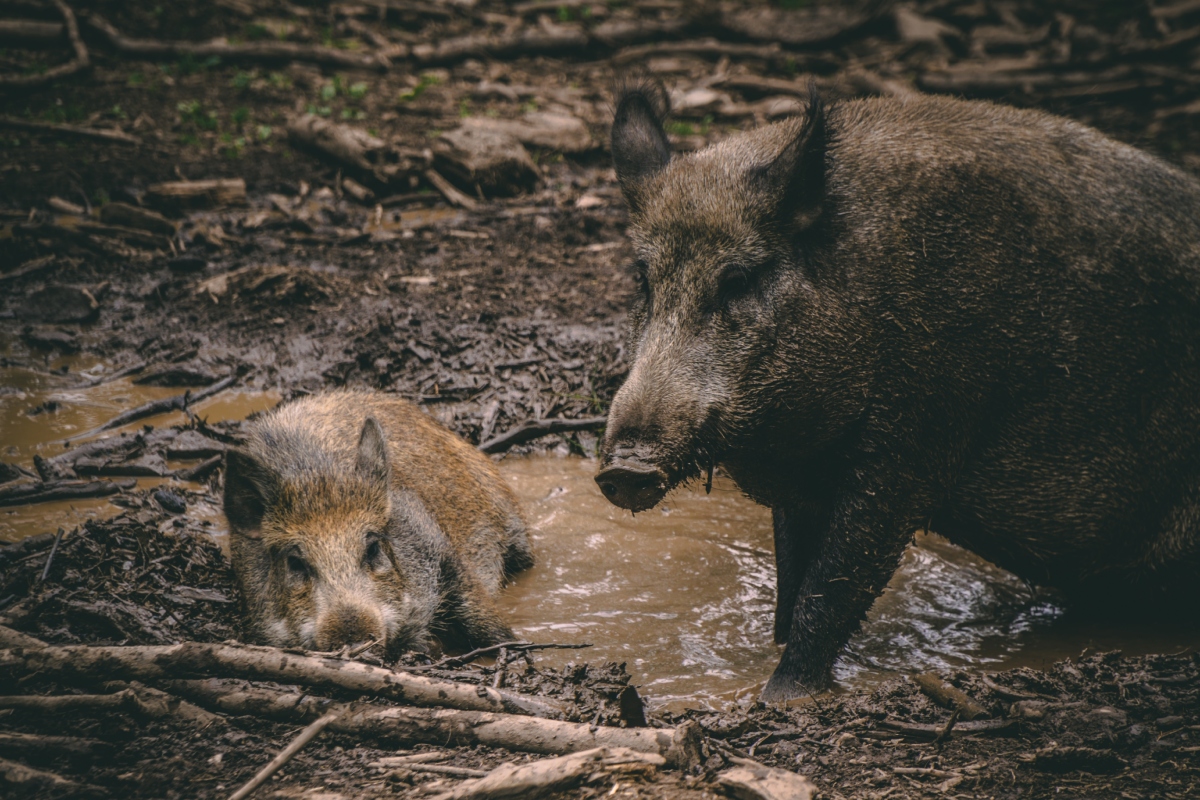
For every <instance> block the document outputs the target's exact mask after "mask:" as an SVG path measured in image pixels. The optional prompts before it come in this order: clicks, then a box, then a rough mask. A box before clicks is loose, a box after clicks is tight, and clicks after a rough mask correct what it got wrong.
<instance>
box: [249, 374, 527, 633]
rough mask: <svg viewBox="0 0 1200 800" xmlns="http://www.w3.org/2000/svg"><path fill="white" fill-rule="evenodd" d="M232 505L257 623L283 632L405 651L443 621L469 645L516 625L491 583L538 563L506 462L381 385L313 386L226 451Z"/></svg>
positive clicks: (257, 628) (259, 629)
mask: <svg viewBox="0 0 1200 800" xmlns="http://www.w3.org/2000/svg"><path fill="white" fill-rule="evenodd" d="M225 515H226V516H227V517H228V518H229V526H230V529H231V530H230V547H231V551H232V556H233V559H232V560H233V567H234V572H235V573H236V576H237V579H238V583H239V584H240V586H241V590H242V598H243V601H244V602H245V606H246V611H247V614H248V616H249V622H250V628H251V630H252V631H253V632H254V634H255V635H256V636H257V638H259V639H261V640H263V641H266V642H268V643H270V644H274V645H280V646H286V645H291V646H301V647H307V648H309V649H314V650H335V649H338V648H340V647H343V646H345V645H353V644H357V643H359V642H364V641H369V640H375V641H378V642H379V643H381V644H382V645H383V646H384V650H385V652H386V653H387V654H388V655H390V656H396V655H399V654H400V653H401V652H403V651H404V650H406V649H424V647H425V645H426V640H427V639H428V637H429V635H430V632H431V631H433V632H436V633H438V634H439V635H440V636H441V637H442V638H443V639H444V640H446V639H448V640H449V641H450V642H451V643H453V644H457V645H462V646H465V647H468V648H469V647H477V646H480V645H490V644H496V643H498V642H502V641H508V640H511V639H512V638H513V634H512V630H511V629H510V628H509V627H508V625H507V624H505V623H504V621H503V620H501V619H500V618H499V616H497V614H496V611H495V610H494V608H493V606H492V601H491V596H492V595H493V594H494V593H495V592H496V591H497V590H498V589H499V588H500V585H501V584H502V583H503V581H504V579H505V577H506V576H507V575H509V574H511V573H513V572H516V571H518V570H521V569H524V568H525V567H528V566H529V565H530V564H532V563H533V557H532V555H531V553H530V549H529V541H528V539H527V537H526V532H525V523H524V521H523V520H522V518H521V514H520V511H519V510H518V508H517V504H516V500H515V499H514V498H513V496H512V493H511V492H510V491H509V489H508V487H507V486H506V485H505V484H504V481H503V479H502V478H501V477H500V475H499V474H498V473H497V472H496V468H495V467H494V466H493V465H492V463H491V462H490V461H489V460H488V459H487V458H485V457H484V456H483V455H481V454H480V453H479V452H478V451H477V450H476V449H475V448H473V447H471V446H470V445H468V444H467V443H466V442H464V441H463V440H461V439H459V438H458V437H457V436H455V435H454V434H453V433H451V432H450V431H448V430H446V429H445V428H443V427H442V426H440V425H438V424H437V423H436V422H434V421H433V420H432V419H430V418H429V417H428V416H426V415H425V414H424V413H422V412H421V410H420V409H419V408H417V407H416V406H414V405H413V404H412V403H409V402H407V401H405V400H402V399H400V398H398V397H394V396H389V395H385V394H383V393H381V392H365V391H342V392H329V393H325V394H320V395H314V396H311V397H305V398H303V399H300V400H297V401H295V402H292V403H288V404H286V405H283V406H281V407H280V408H278V409H276V410H274V411H272V412H271V413H269V414H267V415H265V416H264V417H262V418H260V419H258V420H256V421H254V422H253V423H251V425H250V434H249V437H248V440H247V442H246V445H245V447H243V448H241V449H236V450H230V451H229V452H228V453H227V455H226V472H225Z"/></svg>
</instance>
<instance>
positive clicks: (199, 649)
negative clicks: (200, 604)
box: [0, 642, 565, 717]
mask: <svg viewBox="0 0 1200 800" xmlns="http://www.w3.org/2000/svg"><path fill="white" fill-rule="evenodd" d="M0 670H5V671H14V672H24V673H30V672H41V673H51V674H54V675H56V676H59V677H62V678H66V679H71V678H84V679H87V680H93V681H94V680H96V679H98V678H102V677H108V678H119V679H135V680H140V681H158V680H164V679H168V678H181V677H187V676H205V677H207V676H211V675H225V676H230V677H238V678H247V679H256V680H268V681H277V682H279V683H293V684H300V685H303V686H314V687H323V688H337V689H342V690H346V691H351V692H358V693H360V694H368V695H374V696H377V697H385V698H388V699H389V700H395V701H398V702H403V703H411V704H413V705H420V706H444V707H448V708H458V709H466V710H474V711H500V712H516V713H523V714H535V715H538V716H543V717H561V716H563V712H564V710H565V709H564V708H563V706H562V705H560V704H559V703H557V702H556V701H553V700H549V699H546V698H540V697H532V696H527V695H521V694H517V693H516V692H510V691H506V690H503V689H492V688H490V687H479V686H475V685H473V684H467V683H458V682H455V681H448V680H442V679H438V678H429V677H426V676H424V675H414V674H411V673H407V672H399V671H396V670H390V669H385V668H383V667H374V666H371V665H370V664H363V663H361V662H358V661H343V660H340V659H336V658H318V657H313V656H307V655H298V654H296V653H293V652H288V651H286V650H280V649H279V648H276V647H254V646H248V645H227V644H204V643H200V642H186V643H184V644H174V645H143V646H134V647H116V646H111V647H93V646H89V645H66V646H58V647H44V648H41V649H37V650H15V649H9V650H0Z"/></svg>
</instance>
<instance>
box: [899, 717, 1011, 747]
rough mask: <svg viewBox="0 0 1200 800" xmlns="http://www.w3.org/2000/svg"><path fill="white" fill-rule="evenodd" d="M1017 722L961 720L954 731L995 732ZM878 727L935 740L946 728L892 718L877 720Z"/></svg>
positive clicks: (916, 737) (965, 732) (942, 725)
mask: <svg viewBox="0 0 1200 800" xmlns="http://www.w3.org/2000/svg"><path fill="white" fill-rule="evenodd" d="M1016 724H1017V720H1015V719H996V720H991V719H981V720H976V721H974V722H963V723H959V724H957V725H955V726H954V732H955V733H963V734H967V735H970V734H972V733H997V732H999V731H1003V730H1007V729H1008V728H1011V727H1012V726H1014V725H1016ZM879 727H880V728H883V729H884V730H889V731H897V732H898V733H902V734H904V735H906V736H912V737H913V738H915V739H926V740H928V741H931V742H932V741H935V740H936V739H937V738H938V736H939V735H940V734H941V732H942V731H943V730H945V729H946V725H945V724H941V725H932V724H926V723H921V722H900V721H899V720H894V719H884V720H880V721H879Z"/></svg>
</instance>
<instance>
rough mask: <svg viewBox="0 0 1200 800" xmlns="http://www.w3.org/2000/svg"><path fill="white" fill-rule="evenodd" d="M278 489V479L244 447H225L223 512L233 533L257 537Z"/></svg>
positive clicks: (260, 533)
mask: <svg viewBox="0 0 1200 800" xmlns="http://www.w3.org/2000/svg"><path fill="white" fill-rule="evenodd" d="M278 492H279V479H278V477H277V476H276V475H275V474H274V473H272V472H271V470H270V469H269V468H268V467H267V466H266V465H265V464H263V463H262V462H261V461H259V460H258V459H257V458H255V457H254V456H252V455H250V454H249V453H247V452H245V451H244V450H233V449H230V450H226V451H225V516H226V517H227V518H228V519H229V525H230V527H231V528H232V529H233V533H234V534H235V535H242V536H249V537H251V538H255V539H257V538H258V537H259V536H261V535H262V532H261V531H260V530H259V526H261V525H262V519H263V515H264V514H266V511H267V507H268V506H270V505H271V503H272V502H274V500H275V496H276V495H277V494H278Z"/></svg>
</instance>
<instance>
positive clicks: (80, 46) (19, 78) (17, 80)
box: [0, 0, 91, 88]
mask: <svg viewBox="0 0 1200 800" xmlns="http://www.w3.org/2000/svg"><path fill="white" fill-rule="evenodd" d="M52 2H53V3H54V7H55V8H57V9H58V13H60V14H62V18H63V22H64V23H65V25H66V29H67V38H68V39H70V40H71V46H72V47H73V48H74V49H75V57H74V58H72V59H71V60H70V61H68V62H66V63H65V64H59V65H58V66H57V67H52V68H51V69H48V70H46V71H45V72H42V73H40V74H36V75H0V86H8V87H13V88H28V87H31V86H42V85H44V84H47V83H50V82H51V81H54V80H58V79H59V78H65V77H66V76H68V75H74V74H75V73H76V72H79V71H80V70H83V69H87V68H88V67H89V66H91V60H90V59H89V57H88V49H87V46H86V45H84V43H83V39H82V38H80V36H79V24H78V23H77V22H76V21H75V12H73V11H71V7H70V6H68V5H67V4H66V3H65V2H63V0H52Z"/></svg>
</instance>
